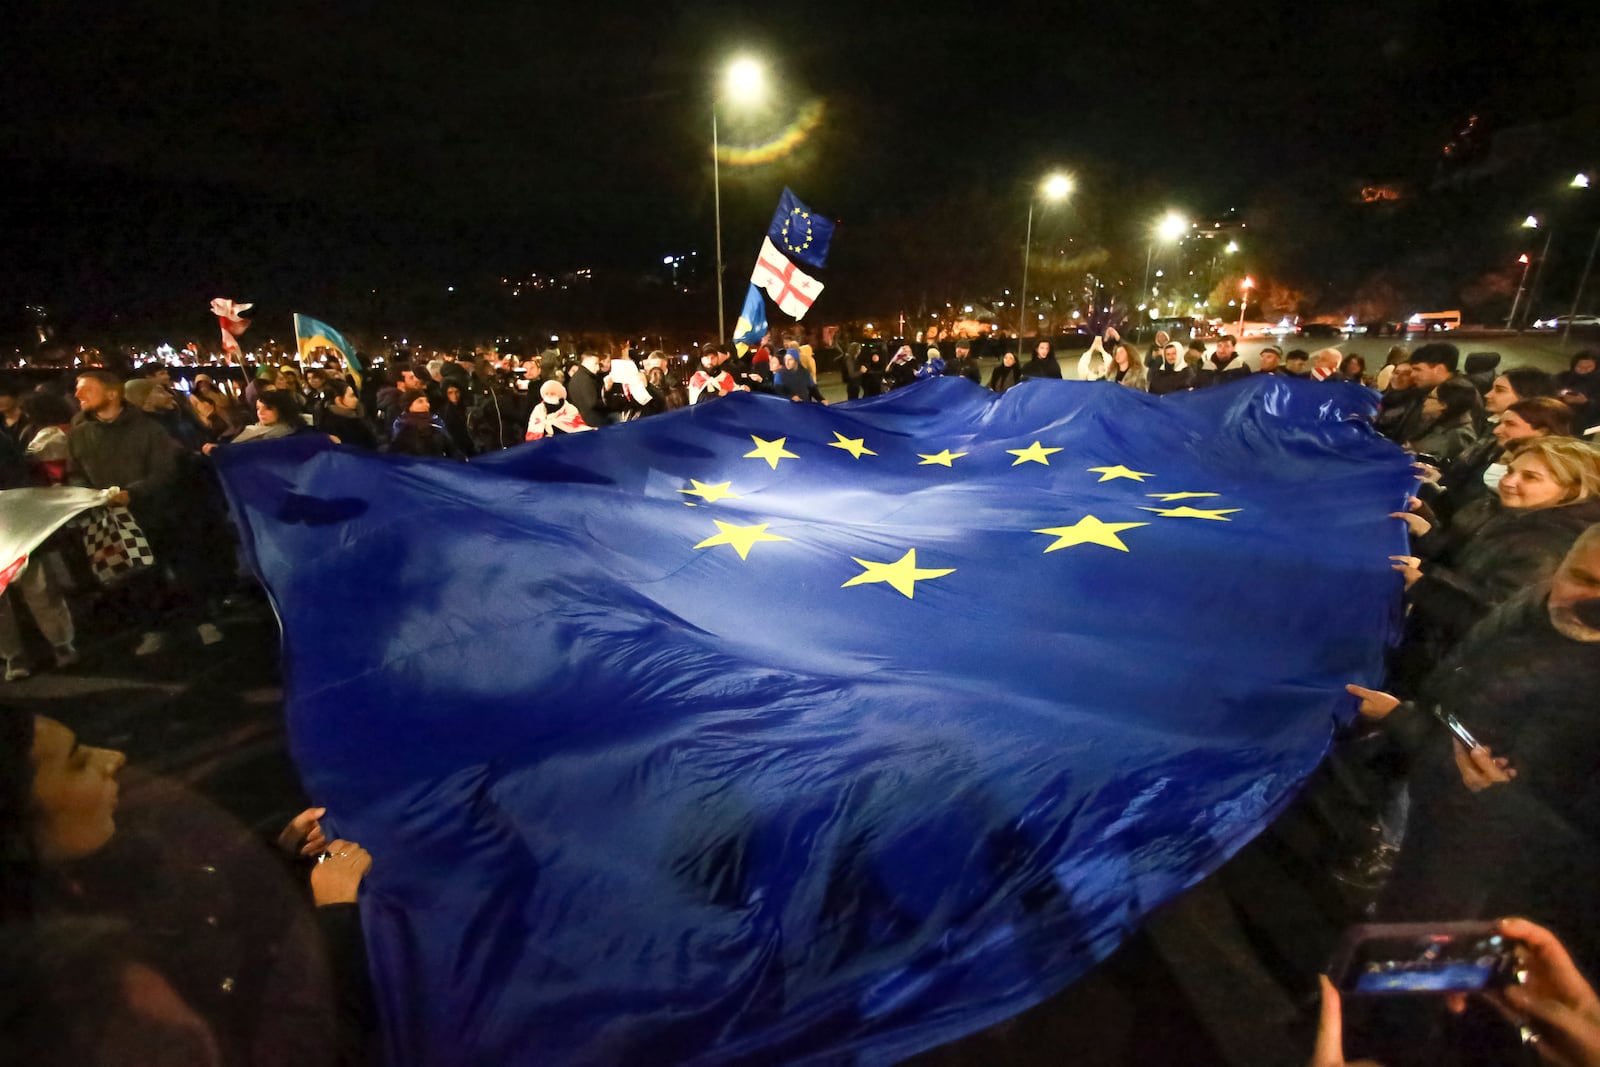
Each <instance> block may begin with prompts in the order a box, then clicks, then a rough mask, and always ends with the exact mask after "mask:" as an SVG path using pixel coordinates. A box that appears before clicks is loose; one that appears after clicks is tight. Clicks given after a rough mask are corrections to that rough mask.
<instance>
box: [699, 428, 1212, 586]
mask: <svg viewBox="0 0 1600 1067" xmlns="http://www.w3.org/2000/svg"><path fill="white" fill-rule="evenodd" d="M833 436H834V440H832V441H830V442H828V447H830V448H837V449H839V450H840V451H842V452H848V453H849V454H850V456H851V457H852V458H854V459H857V460H859V459H861V457H863V456H876V455H877V454H878V453H877V452H875V451H873V450H872V449H871V448H868V447H867V443H866V438H865V437H847V436H845V435H844V434H842V433H840V432H839V431H837V430H835V431H834V432H833ZM750 440H751V441H752V442H754V444H755V447H754V448H753V449H751V450H750V451H749V452H746V453H744V456H743V458H745V459H760V460H765V461H766V462H767V464H768V465H769V466H770V467H771V468H772V469H773V470H777V469H778V464H779V463H780V462H782V461H783V460H786V459H799V458H800V456H799V455H798V454H796V453H794V452H791V451H789V449H788V448H787V445H788V438H787V437H779V438H775V439H773V440H767V439H766V438H762V437H758V436H756V435H755V434H751V435H750ZM1005 451H1006V453H1007V454H1009V455H1011V456H1014V457H1016V458H1015V459H1013V460H1012V462H1011V466H1012V467H1019V466H1022V465H1023V464H1025V463H1038V464H1040V465H1042V466H1046V467H1048V466H1050V457H1051V456H1053V455H1055V454H1056V453H1058V452H1061V451H1063V449H1062V448H1060V447H1055V446H1047V445H1045V444H1044V443H1043V442H1042V441H1037V440H1036V441H1034V442H1033V443H1032V444H1030V445H1028V446H1027V447H1026V448H1008V449H1006V450H1005ZM916 455H917V459H918V463H917V465H918V466H922V467H928V466H938V467H951V468H953V467H954V466H955V461H956V460H958V459H960V458H962V457H963V456H967V455H970V453H968V452H955V451H952V450H950V449H948V448H945V449H942V450H940V451H938V452H933V453H922V452H919V453H917V454H916ZM1085 471H1086V473H1089V474H1098V475H1100V477H1099V479H1098V482H1099V483H1104V482H1112V481H1118V480H1125V481H1132V482H1139V483H1142V482H1144V481H1145V479H1147V478H1154V477H1155V474H1153V473H1152V472H1150V471H1137V470H1133V469H1132V468H1130V467H1127V466H1124V465H1122V464H1114V465H1108V466H1103V467H1087V468H1085ZM678 492H679V493H682V494H684V495H686V496H694V497H698V498H699V500H700V502H703V503H706V504H713V503H716V502H717V501H719V500H726V499H734V500H737V499H741V497H740V494H738V493H735V492H734V491H733V483H732V482H731V481H727V482H716V483H706V482H701V481H698V480H696V479H693V478H691V479H689V488H687V489H679V490H678ZM1145 496H1146V497H1147V498H1149V499H1152V500H1158V501H1160V502H1161V503H1162V504H1166V505H1169V506H1166V507H1156V506H1153V505H1137V506H1136V507H1137V509H1138V510H1139V511H1147V512H1150V513H1152V514H1154V515H1156V516H1158V517H1160V518H1165V519H1203V520H1207V521H1211V522H1232V521H1233V520H1232V519H1230V518H1228V516H1229V515H1236V514H1238V513H1239V512H1240V511H1241V510H1242V509H1241V508H1200V507H1194V506H1192V505H1189V504H1182V503H1177V502H1178V501H1184V500H1213V499H1215V498H1217V497H1219V496H1221V494H1220V493H1214V492H1201V491H1196V490H1185V491H1182V492H1172V493H1146V494H1145ZM685 503H686V504H689V505H690V506H691V507H693V506H695V502H693V501H685ZM712 522H713V523H714V524H715V525H716V527H717V532H716V533H715V534H713V535H711V536H710V537H707V538H706V539H704V540H703V541H701V542H700V543H699V544H697V545H695V546H694V547H695V548H696V549H705V548H716V547H718V546H727V547H729V548H732V549H733V550H734V551H735V552H736V553H738V555H739V558H740V559H741V560H748V559H749V558H750V550H751V549H752V548H754V547H755V546H756V545H758V544H764V543H768V542H777V541H788V542H792V541H793V539H792V538H789V537H784V536H782V535H780V534H775V533H769V532H768V529H769V527H770V526H771V525H772V524H771V523H754V524H751V525H744V526H741V525H738V524H735V523H729V522H723V521H722V520H721V519H713V520H712ZM1149 525H1150V522H1149V521H1144V522H1107V521H1105V520H1104V519H1102V518H1100V517H1099V516H1098V515H1084V516H1083V517H1081V518H1079V519H1078V520H1077V521H1076V522H1074V523H1072V524H1070V525H1065V526H1047V527H1044V528H1043V529H1038V530H1034V531H1032V532H1033V533H1036V534H1042V535H1044V536H1046V537H1050V538H1052V540H1051V542H1050V544H1048V545H1047V546H1045V549H1044V552H1045V554H1047V555H1048V554H1049V553H1051V552H1059V551H1061V550H1062V549H1067V548H1075V547H1078V546H1081V545H1094V546H1098V547H1101V548H1109V549H1112V550H1114V551H1117V552H1127V551H1129V549H1128V545H1127V543H1126V542H1125V541H1124V540H1123V539H1122V535H1123V534H1124V533H1126V532H1127V531H1129V530H1137V529H1140V528H1142V527H1146V526H1149ZM850 558H851V559H852V560H854V561H855V563H856V565H857V566H859V567H861V568H862V570H861V573H860V574H858V575H856V576H855V577H853V578H851V579H849V580H848V581H846V582H845V583H844V584H843V585H841V586H840V588H841V589H849V588H850V587H851V586H857V585H874V584H883V585H887V586H889V587H890V588H892V589H894V590H895V591H896V592H898V593H900V594H901V595H902V596H904V597H905V598H906V599H907V600H911V599H914V598H915V594H916V586H917V583H918V582H926V581H932V580H934V579H937V578H943V577H945V576H946V575H950V574H954V573H955V572H956V568H954V567H921V566H918V565H917V550H916V549H915V548H908V549H906V551H905V554H904V555H902V556H901V557H900V558H899V559H897V560H893V561H880V560H870V559H861V558H859V557H856V556H852V557H850Z"/></svg>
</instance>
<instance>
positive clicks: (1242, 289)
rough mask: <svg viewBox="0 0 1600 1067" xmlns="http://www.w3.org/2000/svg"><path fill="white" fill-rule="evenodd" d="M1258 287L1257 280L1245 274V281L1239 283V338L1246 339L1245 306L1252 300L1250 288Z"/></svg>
mask: <svg viewBox="0 0 1600 1067" xmlns="http://www.w3.org/2000/svg"><path fill="white" fill-rule="evenodd" d="M1255 287H1256V280H1255V279H1254V278H1252V277H1250V276H1249V275H1248V274H1247V275H1245V278H1244V281H1242V282H1240V283H1239V340H1241V341H1242V340H1244V306H1245V305H1246V304H1248V303H1249V302H1250V290H1252V289H1254V288H1255Z"/></svg>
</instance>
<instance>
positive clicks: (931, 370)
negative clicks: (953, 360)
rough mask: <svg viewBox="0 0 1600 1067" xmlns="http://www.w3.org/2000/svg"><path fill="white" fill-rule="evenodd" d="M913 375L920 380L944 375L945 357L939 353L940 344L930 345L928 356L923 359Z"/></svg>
mask: <svg viewBox="0 0 1600 1067" xmlns="http://www.w3.org/2000/svg"><path fill="white" fill-rule="evenodd" d="M912 377H913V378H915V379H916V380H917V381H919V382H920V381H925V380H927V379H928V378H942V377H944V357H943V356H941V355H940V354H939V346H938V345H929V346H928V355H927V358H926V359H924V360H923V361H922V366H920V367H918V368H917V371H916V373H915V374H914V375H912Z"/></svg>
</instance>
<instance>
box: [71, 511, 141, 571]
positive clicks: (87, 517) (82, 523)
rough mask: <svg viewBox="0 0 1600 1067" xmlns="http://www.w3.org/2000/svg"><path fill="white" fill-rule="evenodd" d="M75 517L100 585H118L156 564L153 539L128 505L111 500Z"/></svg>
mask: <svg viewBox="0 0 1600 1067" xmlns="http://www.w3.org/2000/svg"><path fill="white" fill-rule="evenodd" d="M73 521H74V523H75V524H76V525H77V526H78V528H79V532H80V533H81V534H82V535H83V550H84V552H86V553H87V554H88V556H89V569H90V570H92V571H93V572H94V576H95V578H97V579H98V580H99V581H100V584H101V585H115V584H116V583H118V582H120V581H122V580H123V579H124V578H126V577H127V576H128V575H129V574H132V573H133V572H134V571H135V570H137V569H139V568H140V567H149V566H153V565H154V564H155V561H156V557H155V553H153V552H151V551H150V542H149V541H147V540H146V539H145V536H144V531H143V530H141V529H139V524H138V523H137V522H136V521H134V518H133V515H132V513H131V512H129V511H128V509H127V508H125V507H120V506H118V505H115V504H108V505H107V506H105V507H103V508H94V509H92V510H90V511H86V512H84V513H83V514H82V515H81V516H79V517H78V518H77V519H75V520H73Z"/></svg>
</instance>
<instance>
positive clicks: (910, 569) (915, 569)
mask: <svg viewBox="0 0 1600 1067" xmlns="http://www.w3.org/2000/svg"><path fill="white" fill-rule="evenodd" d="M850 558H851V559H855V560H856V562H857V563H859V564H861V566H863V567H865V568H866V570H864V571H862V572H861V573H860V574H858V575H856V576H855V577H854V578H852V579H850V580H849V581H848V582H845V583H844V584H843V585H841V586H840V587H839V588H840V589H848V588H850V587H851V586H852V585H868V584H870V583H872V582H888V583H889V584H890V585H892V586H894V587H895V589H897V590H898V591H899V592H901V593H904V594H905V597H906V599H907V600H910V599H912V596H911V594H912V593H913V592H915V590H916V587H917V583H918V582H925V581H927V580H928V579H930V578H943V577H944V576H945V575H947V574H954V573H955V568H954V567H943V568H934V567H919V566H917V550H916V549H914V548H908V549H906V554H905V555H903V556H901V557H900V558H899V559H897V560H895V561H894V562H893V563H874V562H872V561H871V560H866V559H856V557H854V556H851V557H850Z"/></svg>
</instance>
